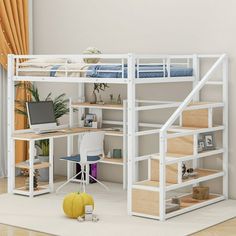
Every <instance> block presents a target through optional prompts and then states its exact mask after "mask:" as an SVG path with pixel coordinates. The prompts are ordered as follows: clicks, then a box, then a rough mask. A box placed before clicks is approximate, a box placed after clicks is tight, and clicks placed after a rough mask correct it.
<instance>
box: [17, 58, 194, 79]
mask: <svg viewBox="0 0 236 236" xmlns="http://www.w3.org/2000/svg"><path fill="white" fill-rule="evenodd" d="M65 70H68V72H67V73H66V72H65ZM137 71H139V73H137ZM19 75H20V76H45V77H62V76H68V77H92V78H122V75H123V76H124V78H127V65H124V67H123V73H122V65H101V64H98V65H88V64H85V63H82V62H79V63H69V64H66V65H65V63H64V62H63V61H62V62H61V61H60V62H59V61H58V62H56V63H52V62H40V63H39V62H37V63H35V61H33V62H29V61H27V62H26V63H21V65H20V71H19ZM192 75H193V69H192V68H187V67H182V66H173V65H172V66H170V77H185V76H192ZM135 76H136V78H160V77H167V76H169V75H168V71H167V68H166V66H165V68H164V69H163V65H140V66H139V70H137V66H136V70H135Z"/></svg>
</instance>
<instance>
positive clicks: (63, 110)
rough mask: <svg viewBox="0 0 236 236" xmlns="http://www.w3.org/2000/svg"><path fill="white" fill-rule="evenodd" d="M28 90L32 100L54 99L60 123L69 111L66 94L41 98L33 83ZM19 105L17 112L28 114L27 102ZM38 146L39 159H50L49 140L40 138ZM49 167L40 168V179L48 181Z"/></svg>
mask: <svg viewBox="0 0 236 236" xmlns="http://www.w3.org/2000/svg"><path fill="white" fill-rule="evenodd" d="M16 86H21V83H18V84H16ZM27 91H28V92H29V94H30V95H31V98H32V101H35V102H39V101H49V100H51V101H53V108H54V114H55V118H56V121H57V123H59V118H60V117H62V116H63V115H65V114H67V113H68V112H69V108H68V101H69V100H68V99H66V98H65V96H66V94H65V93H63V94H61V95H59V96H57V97H55V98H54V99H52V97H51V96H52V93H49V94H48V95H47V96H46V98H45V99H43V100H41V99H40V96H39V91H38V89H37V87H36V86H35V85H32V86H30V87H28V88H27ZM15 102H16V104H17V106H16V108H15V110H16V112H17V113H19V114H22V115H25V116H27V112H26V102H25V101H22V100H16V101H15ZM36 146H37V148H38V149H39V151H40V154H39V156H38V157H39V159H40V161H41V162H48V161H49V140H48V139H45V140H40V141H37V142H36ZM48 173H49V172H48V169H40V171H39V175H40V177H39V180H40V181H48Z"/></svg>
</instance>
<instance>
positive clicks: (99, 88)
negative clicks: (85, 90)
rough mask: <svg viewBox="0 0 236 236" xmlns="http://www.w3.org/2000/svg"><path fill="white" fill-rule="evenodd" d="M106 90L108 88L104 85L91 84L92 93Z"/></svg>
mask: <svg viewBox="0 0 236 236" xmlns="http://www.w3.org/2000/svg"><path fill="white" fill-rule="evenodd" d="M106 88H109V86H108V84H106V83H94V84H93V92H98V93H99V92H100V91H105V89H106Z"/></svg>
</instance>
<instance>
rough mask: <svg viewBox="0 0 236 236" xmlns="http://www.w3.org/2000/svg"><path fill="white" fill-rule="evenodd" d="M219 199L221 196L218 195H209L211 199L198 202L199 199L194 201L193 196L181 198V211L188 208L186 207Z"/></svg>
mask: <svg viewBox="0 0 236 236" xmlns="http://www.w3.org/2000/svg"><path fill="white" fill-rule="evenodd" d="M217 197H219V195H217V194H209V198H208V199H205V200H197V199H193V198H192V194H189V195H186V196H183V197H180V209H183V208H186V207H190V206H193V205H196V204H199V203H202V202H205V201H208V200H211V199H214V198H217Z"/></svg>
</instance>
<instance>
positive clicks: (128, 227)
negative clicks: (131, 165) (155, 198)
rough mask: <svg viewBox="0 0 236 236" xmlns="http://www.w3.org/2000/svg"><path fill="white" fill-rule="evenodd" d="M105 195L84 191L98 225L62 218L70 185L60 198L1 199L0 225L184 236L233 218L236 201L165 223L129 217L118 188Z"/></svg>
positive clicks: (70, 234)
mask: <svg viewBox="0 0 236 236" xmlns="http://www.w3.org/2000/svg"><path fill="white" fill-rule="evenodd" d="M107 184H108V187H109V188H110V191H109V192H107V191H106V190H104V189H103V188H102V187H101V186H99V185H97V184H91V185H89V186H88V187H87V192H88V193H90V194H92V195H93V196H94V199H95V204H96V214H97V215H98V217H99V219H100V220H99V221H98V222H97V223H93V222H78V221H77V220H72V219H69V218H67V217H65V215H64V213H63V210H62V201H63V198H64V196H65V194H66V193H69V192H72V191H77V190H78V184H76V183H74V184H73V183H70V184H69V185H67V186H66V187H65V188H64V189H63V190H62V191H63V193H62V192H61V193H59V194H55V193H54V194H45V195H42V196H38V197H35V198H32V199H30V198H27V197H24V196H19V195H11V194H2V195H0V223H3V224H8V225H14V226H18V227H23V228H27V229H30V230H36V231H41V232H45V233H49V234H53V235H61V236H77V235H78V236H79V235H86V236H95V235H96V236H106V235H112V236H126V235H134V236H139V235H140V236H141V235H142V236H143V235H146V236H152V235H153V236H172V235H175V236H183V235H189V234H192V233H194V232H197V231H200V230H202V229H205V228H208V227H210V226H212V225H215V224H218V223H220V222H223V221H225V220H227V219H230V218H232V217H235V216H236V201H234V200H227V201H222V202H219V203H216V204H213V205H210V206H207V207H204V208H201V209H198V210H195V211H192V212H190V213H186V214H183V215H180V216H178V217H174V218H171V219H169V220H167V221H166V222H159V221H157V220H151V219H145V218H140V217H134V216H128V215H127V210H126V191H124V190H123V189H122V186H121V185H120V184H113V183H107Z"/></svg>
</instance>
